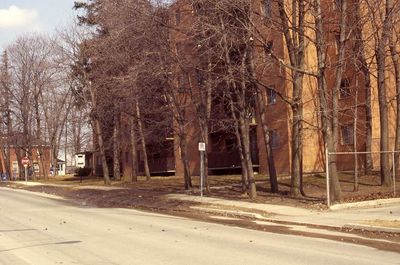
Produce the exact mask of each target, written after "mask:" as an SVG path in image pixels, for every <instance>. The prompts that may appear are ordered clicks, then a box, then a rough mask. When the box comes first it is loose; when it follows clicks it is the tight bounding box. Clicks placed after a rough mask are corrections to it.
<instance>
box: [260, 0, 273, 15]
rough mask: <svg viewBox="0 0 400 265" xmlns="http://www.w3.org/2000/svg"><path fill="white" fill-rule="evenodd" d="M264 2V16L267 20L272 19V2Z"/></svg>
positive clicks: (268, 0)
mask: <svg viewBox="0 0 400 265" xmlns="http://www.w3.org/2000/svg"><path fill="white" fill-rule="evenodd" d="M262 1H263V9H264V16H265V17H266V18H270V17H271V15H272V6H271V0H262Z"/></svg>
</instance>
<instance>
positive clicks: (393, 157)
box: [392, 150, 396, 197]
mask: <svg viewBox="0 0 400 265" xmlns="http://www.w3.org/2000/svg"><path fill="white" fill-rule="evenodd" d="M394 151H395V150H393V153H392V160H393V161H392V162H393V197H396V161H395V155H394Z"/></svg>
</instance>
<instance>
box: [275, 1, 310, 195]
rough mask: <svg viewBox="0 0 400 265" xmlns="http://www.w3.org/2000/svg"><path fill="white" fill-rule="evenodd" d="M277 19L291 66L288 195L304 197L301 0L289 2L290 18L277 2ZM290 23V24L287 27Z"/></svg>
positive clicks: (282, 4) (281, 3)
mask: <svg viewBox="0 0 400 265" xmlns="http://www.w3.org/2000/svg"><path fill="white" fill-rule="evenodd" d="M278 10H279V17H280V20H281V22H282V31H283V35H284V37H285V41H286V48H287V50H288V54H289V60H290V64H291V66H292V67H293V68H292V69H291V71H292V74H291V76H292V85H293V100H292V102H291V110H292V116H293V124H292V128H291V130H292V131H291V133H292V140H291V150H292V157H291V160H292V163H291V170H290V171H291V185H290V193H291V195H292V196H295V197H297V196H300V194H303V195H304V192H303V185H302V179H303V178H302V174H303V162H302V160H303V136H302V134H303V133H302V129H303V124H302V122H303V77H304V74H303V73H302V72H301V71H299V70H300V69H304V48H305V47H304V38H305V34H304V33H305V3H304V0H300V1H298V0H292V11H291V14H292V16H291V19H289V16H288V14H287V13H288V12H287V11H286V4H285V1H284V0H279V1H278ZM290 23H291V24H290Z"/></svg>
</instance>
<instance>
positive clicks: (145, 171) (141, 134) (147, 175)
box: [135, 100, 150, 180]
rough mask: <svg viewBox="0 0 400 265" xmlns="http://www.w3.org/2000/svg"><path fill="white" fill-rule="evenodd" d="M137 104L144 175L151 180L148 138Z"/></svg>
mask: <svg viewBox="0 0 400 265" xmlns="http://www.w3.org/2000/svg"><path fill="white" fill-rule="evenodd" d="M135 103H136V104H135V105H136V118H137V123H138V129H139V135H140V142H141V144H142V151H143V162H144V173H145V175H146V180H150V167H149V160H148V158H147V148H146V138H145V136H144V130H143V123H142V115H141V113H140V106H139V102H138V101H137V100H136V102H135Z"/></svg>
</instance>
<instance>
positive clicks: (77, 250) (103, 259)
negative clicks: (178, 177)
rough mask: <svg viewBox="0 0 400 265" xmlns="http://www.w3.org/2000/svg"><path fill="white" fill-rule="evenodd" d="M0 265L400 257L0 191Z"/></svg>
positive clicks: (386, 260) (385, 260)
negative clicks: (79, 205)
mask: <svg viewBox="0 0 400 265" xmlns="http://www.w3.org/2000/svg"><path fill="white" fill-rule="evenodd" d="M0 264H6V265H8V264H10V265H19V264H37V265H46V264H63V265H65V264H88V265H101V264H174V265H180V264H185V265H187V264H202V265H209V264H220V265H225V264H226V265H229V264H240V265H247V264H249V265H250V264H251V265H255V264H318V265H321V264H341V265H343V264H352V265H354V264H358V265H360V264H380V265H383V264H400V254H398V253H394V252H385V251H380V250H377V249H374V248H370V247H365V246H360V245H355V244H349V243H342V242H337V241H332V240H327V239H319V238H307V237H302V236H293V235H281V234H274V233H268V232H259V231H254V230H247V229H242V228H236V227H231V226H224V225H219V224H212V223H205V222H199V221H193V220H189V219H185V218H178V217H171V216H165V215H158V214H151V213H145V212H141V211H136V210H127V209H101V208H89V207H77V206H74V205H72V204H69V203H67V202H63V201H60V200H55V199H50V198H44V197H41V196H38V195H36V194H33V193H29V192H25V191H18V190H9V189H0Z"/></svg>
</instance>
